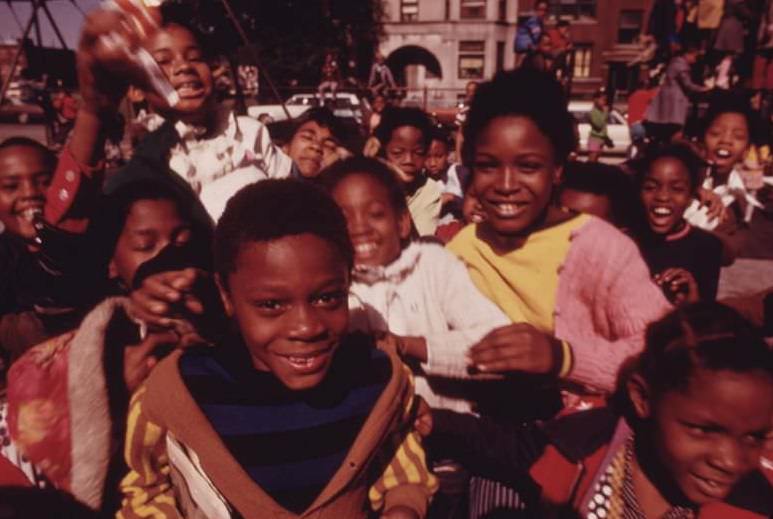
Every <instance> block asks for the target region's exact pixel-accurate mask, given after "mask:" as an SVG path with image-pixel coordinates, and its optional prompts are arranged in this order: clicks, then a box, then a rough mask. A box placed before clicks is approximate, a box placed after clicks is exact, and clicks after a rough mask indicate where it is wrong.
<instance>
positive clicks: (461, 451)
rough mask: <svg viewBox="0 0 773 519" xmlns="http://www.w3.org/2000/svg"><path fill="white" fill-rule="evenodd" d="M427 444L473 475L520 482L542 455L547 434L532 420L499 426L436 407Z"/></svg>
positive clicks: (435, 451) (514, 482) (517, 483)
mask: <svg viewBox="0 0 773 519" xmlns="http://www.w3.org/2000/svg"><path fill="white" fill-rule="evenodd" d="M428 445H429V447H430V448H431V449H432V452H434V453H437V455H438V456H441V457H443V458H451V459H455V460H458V461H459V462H460V463H462V465H464V466H465V468H467V470H469V471H470V472H471V473H472V474H474V475H476V476H481V477H485V478H488V479H494V480H497V481H502V482H503V483H507V484H511V485H515V486H520V485H522V484H523V481H524V478H525V477H528V476H527V474H528V471H529V469H530V468H531V466H532V465H533V464H534V463H535V462H536V461H537V459H538V458H539V457H540V456H541V455H542V452H543V451H544V449H545V446H546V445H547V436H546V435H545V433H544V432H543V431H542V430H541V429H540V428H539V427H538V426H537V425H536V424H535V423H533V422H531V423H525V424H518V425H512V426H502V425H499V424H497V423H496V422H494V421H493V420H490V419H487V418H485V417H481V418H478V417H475V416H473V415H470V414H460V413H455V412H453V411H448V410H445V409H436V410H434V411H433V412H432V434H431V435H430V437H429V439H428Z"/></svg>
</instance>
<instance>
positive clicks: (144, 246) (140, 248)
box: [131, 242, 156, 252]
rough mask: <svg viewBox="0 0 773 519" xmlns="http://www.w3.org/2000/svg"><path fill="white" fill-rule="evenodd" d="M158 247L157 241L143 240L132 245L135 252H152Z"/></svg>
mask: <svg viewBox="0 0 773 519" xmlns="http://www.w3.org/2000/svg"><path fill="white" fill-rule="evenodd" d="M155 247H156V243H155V242H141V243H136V244H134V246H132V248H131V250H132V251H134V252H150V251H152V250H153V249H154V248H155Z"/></svg>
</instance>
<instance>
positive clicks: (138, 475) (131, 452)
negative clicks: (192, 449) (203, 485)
mask: <svg viewBox="0 0 773 519" xmlns="http://www.w3.org/2000/svg"><path fill="white" fill-rule="evenodd" d="M144 395H145V388H144V387H142V388H140V389H139V390H138V391H137V393H135V394H134V396H133V397H132V401H131V404H130V406H129V417H128V420H127V422H128V424H127V430H126V448H125V452H124V455H125V457H126V464H127V465H128V466H129V473H128V474H127V475H126V476H125V477H124V478H123V480H122V481H121V492H122V493H123V496H124V497H123V500H122V502H121V509H120V511H119V512H118V514H117V515H116V517H117V519H141V518H142V519H147V518H153V519H172V518H180V519H182V516H181V515H180V513H179V511H178V510H177V506H176V503H175V498H174V495H173V491H172V483H171V480H170V476H169V471H170V469H169V464H168V459H167V453H166V431H165V430H164V429H162V428H161V427H160V426H158V425H157V424H155V423H153V422H151V421H150V420H149V419H148V417H147V415H145V414H144V412H143V397H144Z"/></svg>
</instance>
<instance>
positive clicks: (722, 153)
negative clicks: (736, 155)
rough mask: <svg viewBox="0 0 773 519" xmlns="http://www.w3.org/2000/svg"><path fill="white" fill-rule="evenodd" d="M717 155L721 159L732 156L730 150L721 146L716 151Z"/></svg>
mask: <svg viewBox="0 0 773 519" xmlns="http://www.w3.org/2000/svg"><path fill="white" fill-rule="evenodd" d="M715 155H716V156H717V157H719V158H721V159H726V158H728V157H729V156H730V151H729V150H726V149H724V148H720V149H718V150H717V151H716V153H715Z"/></svg>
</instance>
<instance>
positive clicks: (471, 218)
mask: <svg viewBox="0 0 773 519" xmlns="http://www.w3.org/2000/svg"><path fill="white" fill-rule="evenodd" d="M462 217H463V218H464V221H465V223H480V222H482V221H483V220H484V219H485V218H486V213H484V212H483V207H481V205H480V200H478V197H477V195H476V194H475V192H474V191H473V190H472V188H468V189H467V191H466V192H465V193H464V199H463V200H462Z"/></svg>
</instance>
